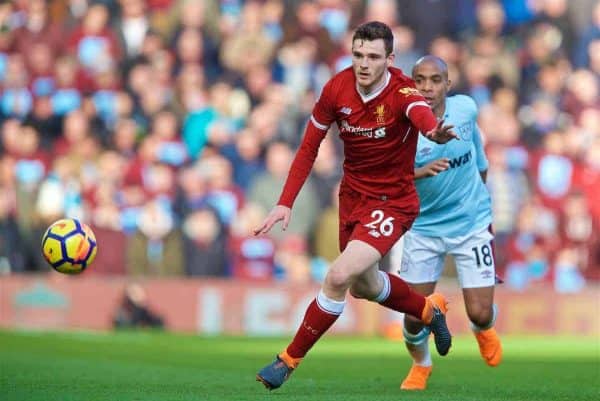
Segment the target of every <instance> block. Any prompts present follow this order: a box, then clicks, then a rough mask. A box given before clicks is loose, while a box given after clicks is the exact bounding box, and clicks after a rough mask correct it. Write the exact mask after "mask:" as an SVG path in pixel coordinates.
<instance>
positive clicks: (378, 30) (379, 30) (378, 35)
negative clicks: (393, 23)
mask: <svg viewBox="0 0 600 401" xmlns="http://www.w3.org/2000/svg"><path fill="white" fill-rule="evenodd" d="M357 39H359V40H361V39H362V40H368V41H373V40H376V39H383V43H384V45H385V53H386V56H389V55H390V54H392V51H393V50H394V34H392V30H391V29H390V27H389V26H387V25H386V24H384V23H383V22H379V21H371V22H366V23H364V24H362V25H360V26H359V27H358V28H356V30H355V31H354V36H352V43H354V41H355V40H357Z"/></svg>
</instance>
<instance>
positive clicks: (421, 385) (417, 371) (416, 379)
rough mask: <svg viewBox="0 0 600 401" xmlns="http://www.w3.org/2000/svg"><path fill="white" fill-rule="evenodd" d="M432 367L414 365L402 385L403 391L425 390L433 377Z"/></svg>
mask: <svg viewBox="0 0 600 401" xmlns="http://www.w3.org/2000/svg"><path fill="white" fill-rule="evenodd" d="M431 369H432V367H431V366H419V365H415V364H413V365H412V367H411V368H410V370H409V371H408V375H406V378H405V379H404V381H403V382H402V384H401V385H400V389H402V390H425V388H426V387H427V379H429V376H430V375H431Z"/></svg>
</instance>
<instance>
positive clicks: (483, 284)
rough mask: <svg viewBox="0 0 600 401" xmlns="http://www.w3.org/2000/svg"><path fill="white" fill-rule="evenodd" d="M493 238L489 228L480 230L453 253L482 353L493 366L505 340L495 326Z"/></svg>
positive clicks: (495, 364)
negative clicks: (499, 335)
mask: <svg viewBox="0 0 600 401" xmlns="http://www.w3.org/2000/svg"><path fill="white" fill-rule="evenodd" d="M492 238H493V236H492V234H491V233H490V232H489V231H488V230H487V229H483V230H480V231H478V232H476V233H474V234H472V235H470V236H469V237H467V238H466V239H465V240H464V241H462V242H461V243H459V244H457V245H456V247H455V248H453V249H452V251H451V253H452V255H453V256H454V260H455V262H456V271H457V273H458V279H459V281H460V284H461V287H462V289H463V297H464V300H465V308H466V311H467V315H468V316H469V320H470V321H471V328H472V330H473V334H474V335H475V337H476V339H477V343H478V344H479V351H480V353H481V356H482V358H483V359H484V361H485V362H486V363H487V364H488V365H489V366H497V365H498V364H499V363H500V362H501V360H502V344H501V342H500V338H499V337H498V334H497V333H496V330H495V328H494V323H495V321H496V316H497V307H496V305H495V304H494V285H495V277H496V272H495V261H494V254H493V244H492Z"/></svg>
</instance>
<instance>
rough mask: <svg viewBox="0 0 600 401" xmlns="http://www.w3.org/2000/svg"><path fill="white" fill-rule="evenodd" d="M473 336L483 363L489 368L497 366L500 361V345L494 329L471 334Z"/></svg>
mask: <svg viewBox="0 0 600 401" xmlns="http://www.w3.org/2000/svg"><path fill="white" fill-rule="evenodd" d="M473 334H475V338H476V339H477V343H478V344H479V352H480V353H481V357H482V358H483V360H484V361H485V363H487V364H488V365H489V366H498V365H499V364H500V362H501V361H502V343H501V342H500V337H498V333H496V329H494V328H493V327H492V328H489V329H487V330H482V331H476V332H473Z"/></svg>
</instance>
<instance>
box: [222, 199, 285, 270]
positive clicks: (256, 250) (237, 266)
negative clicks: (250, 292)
mask: <svg viewBox="0 0 600 401" xmlns="http://www.w3.org/2000/svg"><path fill="white" fill-rule="evenodd" d="M264 217H265V213H264V210H263V209H262V208H261V207H258V206H257V205H254V204H252V203H246V204H245V205H244V207H243V208H242V209H241V210H240V211H239V213H238V216H237V218H236V219H235V220H234V221H233V222H232V224H231V227H230V230H231V231H230V235H231V239H230V241H229V247H228V253H229V254H230V255H231V272H232V277H235V278H238V279H242V280H257V281H269V280H272V279H273V278H274V277H275V260H274V259H275V242H274V241H273V239H272V238H269V237H256V236H254V233H253V232H252V230H253V229H254V227H256V225H257V224H260V222H261V221H262V220H263V219H264Z"/></svg>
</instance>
